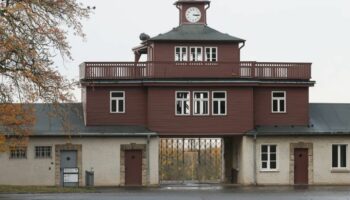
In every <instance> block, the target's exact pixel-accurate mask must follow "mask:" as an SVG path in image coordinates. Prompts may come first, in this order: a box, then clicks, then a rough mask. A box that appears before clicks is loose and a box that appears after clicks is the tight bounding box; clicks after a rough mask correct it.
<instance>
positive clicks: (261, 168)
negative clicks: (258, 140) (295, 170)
mask: <svg viewBox="0 0 350 200" xmlns="http://www.w3.org/2000/svg"><path fill="white" fill-rule="evenodd" d="M263 146H267V160H266V161H265V160H264V161H263V160H262V154H263V152H262V147H263ZM271 146H276V169H271V166H270V164H271V153H270V148H271ZM278 148H279V147H278V145H277V144H260V155H259V160H260V171H262V172H276V171H279V149H278ZM263 162H267V165H266V168H263V166H262V163H263Z"/></svg>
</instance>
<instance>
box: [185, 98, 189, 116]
mask: <svg viewBox="0 0 350 200" xmlns="http://www.w3.org/2000/svg"><path fill="white" fill-rule="evenodd" d="M184 103H185V113H184V114H189V113H190V101H185V102H184Z"/></svg>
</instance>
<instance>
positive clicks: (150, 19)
mask: <svg viewBox="0 0 350 200" xmlns="http://www.w3.org/2000/svg"><path fill="white" fill-rule="evenodd" d="M81 1H82V2H83V3H84V4H86V5H90V6H96V10H95V11H94V14H92V15H91V18H90V19H89V20H87V21H85V22H84V30H85V33H86V35H87V37H86V41H83V40H82V39H81V38H77V37H74V36H70V37H69V41H70V43H71V46H72V53H73V57H74V61H64V62H63V61H61V60H60V59H59V58H57V61H56V64H57V65H58V66H59V68H60V70H61V72H62V73H63V74H65V75H67V76H68V77H70V78H78V71H79V70H78V65H79V64H80V63H81V62H84V61H133V53H132V51H131V48H132V47H135V46H137V45H138V44H139V43H140V40H139V34H140V33H142V32H145V33H147V34H149V35H151V36H155V35H157V34H159V33H164V32H167V31H169V30H170V29H171V28H173V27H176V26H178V10H177V9H176V8H175V7H174V6H173V3H174V2H175V0H137V1H136V0H127V1H125V0H81ZM208 25H209V26H210V27H212V28H214V29H217V30H219V31H221V32H224V33H228V34H230V35H233V36H237V37H240V38H243V39H246V40H247V43H246V46H245V47H244V48H243V49H242V57H241V60H244V61H261V62H262V61H266V62H312V63H313V66H312V79H313V80H316V81H317V83H316V85H315V87H313V88H311V90H310V101H311V102H338V103H350V78H349V75H350V1H349V0H212V2H211V7H210V9H209V10H208ZM79 95H80V93H79V92H77V96H78V100H80V96H79Z"/></svg>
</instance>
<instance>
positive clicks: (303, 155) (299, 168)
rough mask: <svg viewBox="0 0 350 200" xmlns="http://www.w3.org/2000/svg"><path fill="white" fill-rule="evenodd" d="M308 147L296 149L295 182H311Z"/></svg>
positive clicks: (296, 183)
mask: <svg viewBox="0 0 350 200" xmlns="http://www.w3.org/2000/svg"><path fill="white" fill-rule="evenodd" d="M308 177H309V158H308V149H306V148H296V149H294V184H295V185H307V184H308V183H309V178H308Z"/></svg>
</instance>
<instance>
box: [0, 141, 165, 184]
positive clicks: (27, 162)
mask: <svg viewBox="0 0 350 200" xmlns="http://www.w3.org/2000/svg"><path fill="white" fill-rule="evenodd" d="M66 142H67V141H66V139H63V138H31V139H30V141H29V144H28V148H27V159H21V160H15V159H9V153H2V154H0V185H45V186H50V185H54V184H55V163H54V160H55V149H54V147H55V145H56V144H65V143H66ZM71 143H72V144H81V145H82V168H83V169H82V173H83V184H85V170H88V171H90V170H91V169H93V171H94V172H95V185H96V186H118V185H119V184H120V145H121V144H130V143H137V144H146V143H147V140H146V138H73V139H72V141H71ZM35 146H52V147H53V149H52V158H51V159H35V158H34V156H35V152H34V151H35V150H34V149H35ZM158 148H159V147H158V138H152V139H151V142H150V169H151V171H150V182H151V184H158V183H159V181H158V180H159V178H158Z"/></svg>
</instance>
